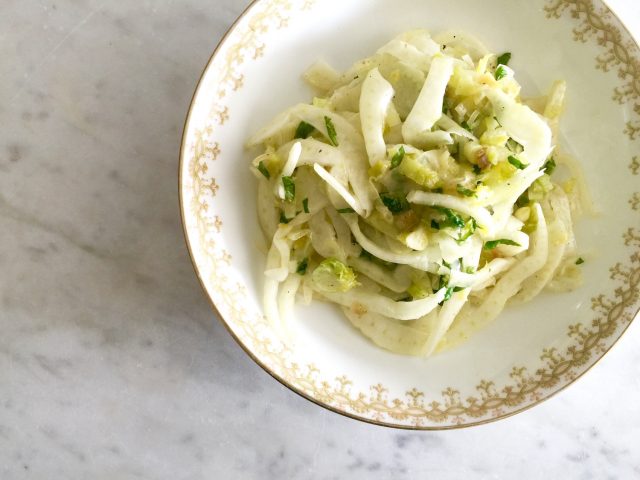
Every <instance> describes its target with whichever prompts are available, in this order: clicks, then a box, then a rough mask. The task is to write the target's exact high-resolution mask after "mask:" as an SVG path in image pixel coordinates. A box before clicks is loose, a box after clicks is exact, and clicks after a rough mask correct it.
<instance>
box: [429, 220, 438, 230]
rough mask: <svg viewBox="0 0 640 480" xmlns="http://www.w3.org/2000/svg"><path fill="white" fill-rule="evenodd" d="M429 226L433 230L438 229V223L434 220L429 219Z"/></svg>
mask: <svg viewBox="0 0 640 480" xmlns="http://www.w3.org/2000/svg"><path fill="white" fill-rule="evenodd" d="M431 228H433V229H434V230H440V224H439V223H438V222H436V221H435V220H431Z"/></svg>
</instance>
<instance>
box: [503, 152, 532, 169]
mask: <svg viewBox="0 0 640 480" xmlns="http://www.w3.org/2000/svg"><path fill="white" fill-rule="evenodd" d="M508 160H509V163H510V164H511V165H513V166H514V167H516V168H517V169H518V170H524V169H525V168H527V167H528V166H529V165H526V164H524V163H522V162H521V161H520V160H518V159H517V158H516V157H514V156H513V155H509V158H508Z"/></svg>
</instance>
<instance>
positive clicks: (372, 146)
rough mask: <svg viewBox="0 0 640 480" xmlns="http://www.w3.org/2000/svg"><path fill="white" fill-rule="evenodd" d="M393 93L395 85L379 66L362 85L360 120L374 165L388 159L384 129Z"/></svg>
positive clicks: (368, 152)
mask: <svg viewBox="0 0 640 480" xmlns="http://www.w3.org/2000/svg"><path fill="white" fill-rule="evenodd" d="M393 94H394V92H393V87H392V86H391V84H390V83H389V82H387V81H386V80H385V79H384V78H383V77H382V75H380V71H378V69H377V68H374V69H373V70H371V71H370V72H369V74H368V75H367V78H366V80H365V81H364V84H363V85H362V94H361V95H360V121H361V122H362V134H363V136H364V143H365V146H366V149H367V154H368V155H369V163H370V164H371V165H372V166H373V165H375V164H376V163H378V162H382V161H383V160H385V159H386V155H387V146H386V144H385V141H384V136H383V130H384V127H385V118H386V116H387V111H388V109H389V104H390V103H391V98H392V97H393Z"/></svg>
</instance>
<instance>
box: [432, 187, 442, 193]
mask: <svg viewBox="0 0 640 480" xmlns="http://www.w3.org/2000/svg"><path fill="white" fill-rule="evenodd" d="M433 193H444V189H443V188H442V187H438V188H434V189H433Z"/></svg>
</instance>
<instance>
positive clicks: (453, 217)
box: [434, 207, 464, 228]
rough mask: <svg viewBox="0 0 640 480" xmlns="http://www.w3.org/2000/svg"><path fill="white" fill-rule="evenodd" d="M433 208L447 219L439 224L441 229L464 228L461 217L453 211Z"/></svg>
mask: <svg viewBox="0 0 640 480" xmlns="http://www.w3.org/2000/svg"><path fill="white" fill-rule="evenodd" d="M434 208H435V209H436V210H438V211H439V212H440V213H442V214H444V216H445V217H447V220H446V221H445V222H443V223H441V224H440V226H441V227H442V228H447V227H452V228H454V227H457V228H462V227H464V220H463V219H462V217H461V216H460V215H458V214H457V213H456V212H454V211H453V210H451V209H450V208H444V207H434Z"/></svg>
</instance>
